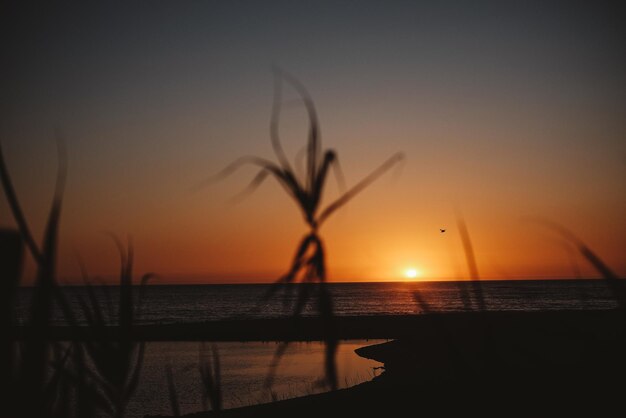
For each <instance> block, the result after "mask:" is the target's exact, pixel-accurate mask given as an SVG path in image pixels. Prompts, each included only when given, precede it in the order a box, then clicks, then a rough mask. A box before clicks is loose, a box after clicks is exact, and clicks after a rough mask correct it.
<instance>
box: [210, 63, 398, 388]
mask: <svg viewBox="0 0 626 418" xmlns="http://www.w3.org/2000/svg"><path fill="white" fill-rule="evenodd" d="M273 74H274V101H273V107H272V116H271V121H270V139H271V143H272V148H273V151H274V154H275V156H276V158H277V160H278V163H274V162H272V161H270V160H267V159H263V158H259V157H243V158H240V159H238V160H236V161H234V162H233V163H232V164H230V165H228V166H227V167H226V168H224V169H223V170H222V171H220V172H219V173H218V174H217V175H215V176H213V177H211V178H210V179H209V180H208V182H209V183H210V182H214V181H216V180H219V179H222V178H224V177H226V176H228V175H230V174H232V173H233V172H234V171H236V170H237V169H239V168H240V167H241V166H243V165H246V164H251V165H254V166H257V167H259V168H260V171H259V172H258V174H257V175H256V176H255V177H254V178H253V179H252V181H251V182H250V184H249V185H248V186H247V187H246V189H244V191H243V192H242V193H240V194H239V195H238V196H237V198H241V197H242V196H245V195H247V194H248V193H251V192H252V191H254V190H255V189H256V188H257V187H259V186H260V185H261V184H262V183H263V181H264V180H265V179H266V178H267V177H269V176H272V177H274V178H275V179H276V180H277V181H278V182H279V184H280V185H281V186H282V187H283V189H284V190H285V191H286V193H287V194H288V195H289V196H290V197H291V198H292V199H293V200H294V201H295V202H296V204H297V206H298V208H299V209H300V211H301V213H302V216H303V218H304V221H305V223H306V224H307V226H308V227H309V233H308V234H306V235H305V236H304V238H303V239H302V240H301V242H300V244H299V245H298V249H297V251H296V254H295V256H294V258H293V261H292V263H291V266H290V268H289V270H288V271H287V273H285V274H284V275H283V276H281V277H280V278H279V279H278V280H277V281H276V283H275V284H276V285H275V286H274V287H272V288H271V290H270V292H269V294H268V297H270V296H272V295H273V294H274V293H275V292H276V291H277V290H279V289H287V290H290V289H291V287H290V286H289V285H290V284H292V283H298V282H299V283H300V284H301V285H300V286H298V297H297V300H296V303H295V306H294V307H293V315H292V316H293V318H294V332H295V330H296V329H297V319H298V318H299V317H300V315H301V314H302V311H303V309H304V307H305V306H306V304H307V302H308V301H309V300H310V299H311V298H314V299H315V300H316V305H317V312H318V313H319V315H320V317H321V318H322V321H323V323H324V329H325V339H324V342H325V344H326V354H325V383H326V384H328V386H329V387H330V388H331V389H336V388H337V371H336V364H335V353H336V350H337V344H338V339H337V335H336V329H335V321H334V311H333V302H332V297H331V294H330V291H329V289H328V287H327V286H326V278H327V274H326V255H325V250H324V245H323V241H322V239H321V236H320V235H319V229H320V227H321V225H322V224H323V223H324V222H325V221H326V220H327V219H328V218H329V217H330V216H331V215H332V214H333V213H334V212H336V211H337V210H338V209H339V208H341V207H342V206H344V205H345V204H346V203H348V202H349V201H350V200H351V199H352V198H354V197H355V196H356V195H357V194H358V193H360V192H361V191H363V189H365V188H366V187H367V186H369V185H370V184H371V183H372V182H374V181H375V180H376V179H377V178H378V177H380V176H381V175H382V174H384V173H385V172H386V171H388V170H389V169H390V168H391V167H393V166H394V165H395V164H397V163H398V162H400V161H401V160H403V158H404V156H403V154H401V153H396V154H394V155H392V156H391V157H390V158H389V159H388V160H387V161H385V162H384V163H383V164H382V165H381V166H379V167H378V168H377V169H376V170H374V171H373V172H372V173H370V174H369V175H368V176H366V177H365V178H364V179H362V180H361V181H360V182H358V183H357V184H356V185H355V186H353V187H352V188H350V189H348V190H347V191H345V192H343V194H342V195H341V196H340V197H339V198H337V199H336V200H334V201H333V202H332V203H330V204H329V205H328V206H326V207H325V208H323V209H322V208H321V207H320V204H321V200H322V196H323V192H324V187H325V185H326V181H327V178H328V174H329V171H330V169H331V167H333V168H334V169H335V173H336V176H337V179H338V181H339V183H340V185H342V184H343V175H342V174H341V170H340V168H339V163H338V157H337V154H336V152H335V151H333V150H323V149H322V146H321V138H320V127H319V121H318V117H317V111H316V109H315V105H314V103H313V100H312V98H311V95H310V94H309V93H308V91H307V90H306V88H305V87H304V85H303V84H302V83H301V82H300V81H298V80H297V79H296V78H295V77H293V76H292V75H290V74H288V73H287V72H285V71H283V70H281V69H278V68H274V71H273ZM285 85H289V86H291V88H293V89H294V90H295V91H296V93H297V94H298V96H299V98H300V100H301V101H302V103H303V104H304V107H305V109H306V112H307V116H308V122H309V129H308V138H307V145H306V148H305V155H304V158H305V159H306V166H305V167H304V170H303V171H304V173H301V174H300V175H299V173H298V172H297V171H296V170H294V168H293V166H292V165H291V163H290V162H289V160H288V159H287V156H286V155H285V152H284V150H283V147H282V145H281V140H280V134H279V125H280V116H281V110H282V107H283V99H282V92H283V88H284V86H285ZM297 160H298V159H296V166H297V162H298V161H297ZM285 285H287V286H285ZM287 344H288V342H287V341H286V340H285V342H283V343H282V345H281V346H279V348H278V349H277V350H276V355H275V357H274V360H273V361H272V363H271V365H270V371H269V373H268V379H267V384H268V386H271V382H272V380H273V376H274V374H275V371H276V367H277V365H278V362H279V360H280V358H281V356H282V355H283V353H284V352H285V350H286V347H287Z"/></svg>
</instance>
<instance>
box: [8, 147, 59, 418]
mask: <svg viewBox="0 0 626 418" xmlns="http://www.w3.org/2000/svg"><path fill="white" fill-rule="evenodd" d="M57 145H58V155H59V169H58V171H57V179H56V187H55V193H54V197H53V200H52V207H51V209H50V212H49V215H48V221H47V224H46V228H45V232H44V238H43V243H42V245H41V247H39V246H38V245H37V243H36V242H35V239H34V238H33V235H32V233H31V231H30V228H29V226H28V222H27V221H26V217H25V216H24V211H23V210H22V208H21V206H20V203H19V199H18V198H17V194H16V192H15V188H14V186H13V182H12V181H11V177H10V175H9V171H8V169H7V166H6V163H5V161H4V155H3V152H2V147H0V181H1V182H2V189H3V191H4V195H5V197H6V199H7V202H8V204H9V208H10V209H11V213H12V215H13V218H14V220H15V223H16V224H17V228H18V231H19V235H20V240H21V241H22V242H23V243H24V244H25V245H26V247H27V248H28V250H29V252H30V254H31V256H32V257H33V259H34V260H35V263H36V266H37V272H36V277H35V282H34V287H33V291H32V294H33V296H32V301H31V305H30V315H29V318H28V325H29V327H30V328H31V330H32V332H29V333H28V335H27V336H26V338H25V339H24V341H23V342H22V343H21V344H16V347H17V352H16V355H17V357H15V358H13V357H11V360H14V361H13V364H12V367H11V369H12V373H11V377H12V379H13V380H12V381H11V383H10V384H9V387H8V405H7V408H8V410H9V411H10V413H11V414H12V415H13V416H16V417H17V416H41V417H46V416H55V411H57V409H59V408H61V407H62V406H63V403H62V402H56V401H57V399H56V398H55V394H56V392H57V391H56V389H55V388H51V387H50V385H52V384H56V383H57V380H56V379H50V376H49V359H50V356H51V354H52V353H51V344H50V342H49V341H47V337H46V334H47V330H48V328H49V326H50V316H51V311H52V305H53V303H54V302H55V301H56V302H57V303H58V304H59V306H60V307H61V308H62V309H65V310H67V309H68V305H67V303H66V301H65V299H64V298H63V295H62V294H61V292H60V291H59V289H58V287H57V284H56V279H55V263H56V253H57V236H58V227H59V218H60V214H61V203H62V196H63V189H64V185H65V173H66V163H65V150H64V148H63V142H62V141H61V140H58V141H57ZM12 245H13V246H15V245H17V244H12ZM15 250H16V249H15V248H13V251H15ZM16 262H18V263H19V264H20V265H21V261H20V260H17V259H16ZM12 268H13V269H14V272H13V273H12V276H7V278H6V281H7V282H6V283H5V285H6V286H7V288H8V287H11V288H12V289H7V291H8V295H12V296H9V298H10V299H11V298H13V297H14V296H15V292H16V288H17V286H18V285H19V280H18V277H19V269H20V268H19V266H13V267H12ZM16 268H17V270H15V269H16ZM3 273H4V272H3ZM16 273H17V276H16ZM7 302H11V301H9V300H7ZM9 309H12V306H11V307H9ZM6 320H8V321H10V318H7V319H6ZM9 355H10V356H12V355H13V353H12V352H11V354H9Z"/></svg>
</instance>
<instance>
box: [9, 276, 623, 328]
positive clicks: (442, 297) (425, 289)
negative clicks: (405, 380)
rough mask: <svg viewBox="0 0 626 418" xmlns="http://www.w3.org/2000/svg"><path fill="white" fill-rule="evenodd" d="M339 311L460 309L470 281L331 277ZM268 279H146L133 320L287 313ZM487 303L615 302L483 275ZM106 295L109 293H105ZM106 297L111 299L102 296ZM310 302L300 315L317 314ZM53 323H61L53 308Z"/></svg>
mask: <svg viewBox="0 0 626 418" xmlns="http://www.w3.org/2000/svg"><path fill="white" fill-rule="evenodd" d="M329 287H330V290H331V293H332V296H333V300H334V304H335V305H334V306H335V313H336V314H337V315H340V316H360V315H406V314H409V315H411V314H419V313H421V312H423V307H422V306H421V305H419V304H418V303H417V302H416V297H415V295H416V292H417V293H419V295H420V297H421V299H422V300H423V301H426V302H427V303H428V305H429V309H431V310H434V311H440V312H454V311H463V310H466V309H467V306H466V305H465V304H464V303H463V300H462V298H461V294H462V292H463V291H466V292H468V293H469V294H472V289H471V284H470V283H468V282H421V283H420V282H410V283H408V282H407V283H333V284H330V285H329ZM269 288H270V287H269V285H261V284H259V285H188V286H180V285H175V286H174V285H172V286H156V285H149V286H147V287H146V288H145V295H144V297H143V298H142V303H141V315H140V317H139V318H138V323H139V324H166V323H169V324H171V323H188V322H202V321H209V320H217V319H234V318H237V319H246V318H249V319H251V318H272V317H281V316H286V315H289V314H290V313H291V312H292V306H293V302H294V301H295V299H296V295H297V290H296V289H292V290H293V291H292V292H291V293H289V292H282V293H277V294H275V295H273V296H272V297H271V298H269V299H264V296H265V295H266V294H267V292H268V290H269ZM481 288H482V292H483V293H484V297H485V300H486V305H487V309H489V310H505V311H511V310H513V311H536V310H558V309H603V308H613V307H616V306H617V305H616V303H615V301H614V299H613V298H612V295H611V292H610V291H609V289H608V288H607V286H606V284H605V283H604V281H602V280H533V281H483V282H481ZM64 289H65V291H66V294H67V295H68V297H69V299H70V302H71V303H72V304H73V305H74V307H75V309H74V311H75V312H77V313H78V314H80V312H81V309H80V306H79V304H78V302H77V298H78V297H82V298H84V299H86V298H87V295H86V292H85V290H84V289H83V288H81V287H66V288H64ZM96 291H97V295H98V299H99V300H100V305H101V306H102V307H103V310H104V312H105V314H106V313H107V312H108V311H109V310H111V311H112V312H110V314H109V315H108V316H109V317H110V318H111V319H113V320H114V319H115V316H116V315H115V312H116V311H117V300H118V296H119V295H118V289H117V288H116V287H108V288H107V289H106V291H104V290H103V289H96ZM30 294H31V290H30V289H21V292H20V297H19V300H18V308H17V312H16V318H17V319H16V320H17V321H18V323H21V322H23V321H24V318H27V317H28V306H29V299H30ZM107 294H108V295H109V296H108V297H107ZM109 299H110V302H108V300H109ZM314 309H315V305H314V303H310V304H309V305H308V306H307V307H306V309H305V314H306V315H314V314H315V310H314ZM53 322H54V323H56V324H61V323H63V318H62V316H61V315H60V313H59V312H55V314H54V315H53Z"/></svg>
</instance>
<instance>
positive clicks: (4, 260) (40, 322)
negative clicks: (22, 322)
mask: <svg viewBox="0 0 626 418" xmlns="http://www.w3.org/2000/svg"><path fill="white" fill-rule="evenodd" d="M57 145H58V155H59V168H58V172H57V180H56V187H55V193H54V197H53V201H52V207H51V209H50V212H49V215H48V221H47V225H46V228H45V232H44V238H43V243H42V245H41V247H40V246H39V245H38V244H37V243H36V241H35V239H34V238H33V235H32V233H31V231H30V228H29V225H28V222H27V220H26V217H25V215H24V211H23V210H22V208H21V205H20V203H19V200H18V197H17V194H16V192H15V188H14V187H13V183H12V180H11V177H10V175H9V171H8V168H7V165H6V162H5V160H4V155H3V153H2V147H1V146H0V181H1V183H2V188H3V191H4V194H5V197H6V199H7V202H8V204H9V207H10V209H11V212H12V214H13V218H14V220H15V223H16V225H17V229H16V230H1V231H0V247H1V248H0V249H1V250H2V252H1V253H2V255H1V256H0V273H2V278H3V280H2V286H4V289H3V290H4V292H3V297H4V300H3V303H4V305H3V312H2V322H3V324H4V325H6V328H5V329H6V330H8V329H9V327H10V326H12V324H13V318H12V315H13V309H14V306H15V296H16V292H17V287H18V286H19V278H20V274H21V268H22V252H23V247H24V246H25V247H26V248H27V249H28V250H29V253H30V255H31V256H32V258H33V259H34V261H35V264H36V268H37V272H36V278H35V283H34V286H33V290H32V300H31V304H30V312H29V315H28V319H27V328H28V332H27V333H26V334H25V337H24V338H23V340H22V341H20V342H14V341H9V342H8V343H7V344H6V345H3V353H2V356H3V357H2V360H3V363H5V364H6V365H7V366H8V367H7V368H6V370H7V371H8V378H9V380H8V382H9V385H8V389H7V402H6V404H7V405H6V409H7V410H8V414H9V416H11V417H35V416H36V417H81V418H88V417H93V416H101V413H104V414H106V415H109V416H114V417H122V416H123V415H124V410H125V407H126V405H127V403H128V400H129V399H130V397H131V396H132V394H133V392H134V390H135V388H136V386H137V382H138V378H139V372H140V369H141V364H142V361H143V354H144V348H145V343H144V342H136V341H134V338H133V324H134V322H135V320H136V312H135V310H136V308H135V307H136V306H138V305H139V304H140V303H137V304H136V301H135V300H134V297H133V284H132V282H133V279H132V266H133V251H132V246H131V245H130V244H129V246H128V249H127V250H125V249H124V248H123V246H122V244H121V243H120V242H119V240H117V239H115V243H116V245H117V246H118V249H119V251H120V257H121V271H120V286H119V289H120V295H119V312H118V316H117V318H118V323H117V327H116V329H117V336H116V337H117V338H115V341H113V342H111V341H107V340H106V339H105V338H102V332H103V331H104V330H105V328H106V327H107V326H109V325H110V324H107V323H106V320H105V315H104V313H103V308H102V307H101V306H100V304H99V302H98V298H97V297H96V294H95V290H94V288H93V287H92V286H91V285H90V284H89V280H88V277H87V274H86V273H85V269H84V268H83V272H84V277H85V281H86V283H85V284H86V289H87V294H88V301H86V300H83V299H82V298H79V303H80V306H81V307H82V313H83V316H84V318H85V319H86V321H87V326H81V325H79V323H78V321H77V319H76V312H74V311H73V310H72V309H71V307H70V304H69V302H68V300H67V297H66V295H65V293H64V291H63V289H62V288H61V287H60V286H59V285H58V283H57V279H56V272H55V266H56V256H57V240H58V231H59V223H60V215H61V208H62V201H63V190H64V185H65V177H66V170H67V163H66V158H65V148H64V143H63V141H62V140H61V139H60V138H58V139H57ZM151 277H152V275H151V274H147V275H144V276H143V277H142V279H141V285H140V287H139V289H140V292H141V291H142V290H143V288H144V286H145V284H146V283H147V281H148V280H149V279H150V278H151ZM139 299H141V298H139ZM55 304H56V305H57V306H58V307H59V308H60V310H61V312H62V314H63V317H64V319H65V321H66V323H67V324H68V325H69V327H70V330H71V341H70V342H69V343H68V344H60V343H58V342H54V341H51V340H50V338H49V330H50V328H51V323H50V317H51V314H52V308H53V305H55ZM109 305H111V304H110V303H109ZM111 316H113V315H111V313H110V314H109V317H111Z"/></svg>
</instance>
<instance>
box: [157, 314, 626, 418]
mask: <svg viewBox="0 0 626 418" xmlns="http://www.w3.org/2000/svg"><path fill="white" fill-rule="evenodd" d="M419 318H420V319H416V318H409V319H407V318H404V319H399V318H396V322H395V327H396V329H391V328H393V327H389V330H388V334H386V335H392V334H395V333H397V332H398V331H400V330H402V333H403V337H402V338H399V339H394V340H393V341H388V342H385V343H381V344H376V345H369V346H365V347H362V348H359V349H357V350H355V351H356V353H357V354H358V355H360V356H362V357H365V358H369V359H372V360H376V361H379V362H381V363H383V364H384V370H385V371H384V372H383V373H382V374H381V375H379V376H377V377H375V378H374V379H372V380H371V381H368V382H365V383H361V384H359V385H356V386H353V387H350V388H347V389H341V390H337V391H334V392H326V393H321V394H317V395H309V396H304V397H300V398H294V399H288V400H283V401H278V402H272V403H267V404H260V405H253V406H247V407H242V408H235V409H229V410H224V411H221V412H219V413H213V412H198V413H194V414H188V415H185V416H186V417H188V418H191V417H193V418H209V417H215V416H219V417H238V418H239V417H256V416H272V417H293V416H298V417H319V416H320V415H324V414H332V415H333V416H335V415H346V414H347V415H348V416H372V417H377V418H380V417H381V416H385V415H387V416H415V415H419V414H420V413H427V414H428V415H427V416H430V415H431V414H434V415H438V416H442V415H444V416H448V415H452V414H455V415H457V414H463V415H467V414H470V413H472V414H480V415H481V416H517V415H522V416H562V415H568V414H575V413H580V412H581V410H585V411H590V413H591V414H592V415H591V416H599V415H602V416H604V414H605V413H608V412H611V411H613V410H614V409H615V408H621V407H623V405H622V398H623V393H624V390H625V389H626V384H625V383H624V381H623V376H624V375H626V316H625V313H624V312H623V311H619V310H612V311H567V312H541V313H536V312H526V313H524V312H518V313H511V312H506V313H502V312H499V313H493V312H475V313H471V314H456V315H451V314H429V315H422V316H420V317H419ZM388 319H389V318H388ZM403 321H406V322H403ZM366 322H370V324H371V323H372V321H371V320H370V321H366ZM400 324H401V325H400ZM415 325H417V327H415ZM410 326H413V328H410ZM146 417H150V415H146ZM155 417H156V416H155Z"/></svg>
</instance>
